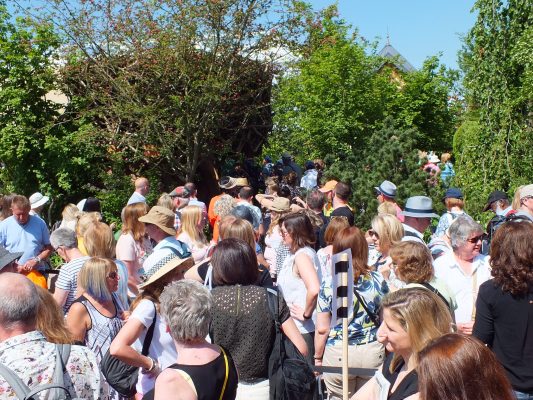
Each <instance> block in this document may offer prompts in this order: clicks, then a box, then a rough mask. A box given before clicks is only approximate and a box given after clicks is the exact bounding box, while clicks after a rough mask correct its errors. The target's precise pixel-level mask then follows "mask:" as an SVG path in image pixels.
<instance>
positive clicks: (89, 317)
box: [67, 257, 124, 399]
mask: <svg viewBox="0 0 533 400" xmlns="http://www.w3.org/2000/svg"><path fill="white" fill-rule="evenodd" d="M119 279H120V278H119V275H118V271H117V266H116V265H115V263H114V262H113V260H110V259H108V258H100V257H93V258H91V259H89V260H87V261H86V262H85V264H84V266H83V268H82V269H81V270H80V273H79V275H78V282H79V286H80V287H82V288H83V294H82V295H81V296H80V297H79V298H78V299H77V300H76V301H75V302H74V303H73V304H72V306H71V307H70V310H69V313H68V315H67V326H68V328H69V330H70V332H71V333H72V337H73V338H74V340H76V341H77V342H81V343H83V344H84V345H85V346H87V347H88V348H89V349H91V350H92V351H93V352H94V353H95V355H96V360H97V362H98V364H100V362H101V361H102V359H103V357H104V356H105V354H106V353H107V350H108V349H109V347H110V345H111V342H112V341H113V338H114V337H115V336H116V335H117V334H118V332H119V331H120V329H121V328H122V320H123V318H124V309H123V308H122V306H121V304H120V301H119V299H118V297H117V296H116V294H115V292H116V291H117V289H118V281H119ZM110 398H112V399H119V395H118V393H116V392H115V391H114V390H113V389H112V388H111V387H110Z"/></svg>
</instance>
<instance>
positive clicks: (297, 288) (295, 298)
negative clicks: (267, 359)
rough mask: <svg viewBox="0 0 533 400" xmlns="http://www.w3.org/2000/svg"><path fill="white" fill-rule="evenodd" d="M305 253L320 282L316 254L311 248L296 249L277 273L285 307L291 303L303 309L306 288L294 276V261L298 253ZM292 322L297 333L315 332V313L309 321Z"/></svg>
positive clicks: (318, 263)
mask: <svg viewBox="0 0 533 400" xmlns="http://www.w3.org/2000/svg"><path fill="white" fill-rule="evenodd" d="M302 252H303V253H305V254H307V256H309V258H311V261H312V263H313V265H314V267H315V270H316V271H317V275H318V281H319V282H321V281H322V277H321V275H322V274H321V273H320V268H319V265H320V262H319V261H318V257H317V255H316V252H315V250H314V249H312V248H311V247H303V248H301V249H298V250H297V251H296V253H294V254H292V253H291V254H290V255H289V256H288V257H287V258H286V259H285V261H284V263H283V266H282V267H281V270H280V271H279V273H278V279H277V285H278V287H279V289H280V290H281V293H282V294H283V297H284V298H285V301H286V302H287V305H289V306H290V305H291V303H294V304H297V305H299V306H300V307H302V308H305V298H306V296H307V288H306V287H305V284H304V281H303V280H302V278H300V277H299V276H296V274H295V273H294V259H295V258H296V256H297V255H298V254H300V253H302ZM293 320H294V322H295V323H296V326H297V327H298V329H299V331H300V332H301V333H309V332H314V331H315V321H316V312H315V311H313V316H312V318H311V319H308V320H307V321H303V322H301V321H298V320H297V319H294V318H293Z"/></svg>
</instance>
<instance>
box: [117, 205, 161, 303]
mask: <svg viewBox="0 0 533 400" xmlns="http://www.w3.org/2000/svg"><path fill="white" fill-rule="evenodd" d="M147 212H148V205H147V204H146V203H142V202H139V203H133V204H130V205H127V206H126V207H125V208H124V223H123V224H122V233H121V235H120V237H119V238H118V241H117V246H116V256H117V259H118V260H120V261H122V262H123V263H124V264H125V265H126V267H127V269H128V290H129V292H130V293H131V295H132V296H133V295H135V294H137V293H138V290H137V285H138V284H139V283H140V282H141V281H140V279H139V269H141V267H142V264H143V261H144V260H145V259H146V257H147V256H148V255H149V254H150V253H151V252H152V245H151V243H150V241H149V240H148V238H147V237H146V232H145V230H144V223H142V222H141V221H139V218H140V217H142V216H144V215H146V213H147Z"/></svg>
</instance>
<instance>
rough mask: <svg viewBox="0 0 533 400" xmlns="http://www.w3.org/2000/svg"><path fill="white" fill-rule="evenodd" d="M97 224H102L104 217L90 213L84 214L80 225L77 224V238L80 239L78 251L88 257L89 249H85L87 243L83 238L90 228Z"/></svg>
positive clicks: (79, 222) (97, 213)
mask: <svg viewBox="0 0 533 400" xmlns="http://www.w3.org/2000/svg"><path fill="white" fill-rule="evenodd" d="M96 222H102V216H101V215H100V213H99V212H88V213H83V214H82V215H81V216H80V218H79V220H78V223H77V224H76V237H77V238H78V249H80V251H81V252H82V254H83V255H84V256H87V255H88V254H87V249H86V248H85V243H84V240H83V236H84V235H85V232H86V231H87V229H89V227H91V226H92V225H93V224H94V223H96Z"/></svg>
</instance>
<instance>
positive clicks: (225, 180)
mask: <svg viewBox="0 0 533 400" xmlns="http://www.w3.org/2000/svg"><path fill="white" fill-rule="evenodd" d="M218 186H219V187H221V188H222V189H233V188H234V187H235V186H237V183H236V179H235V178H232V177H231V176H223V177H222V178H220V181H219V182H218Z"/></svg>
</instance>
